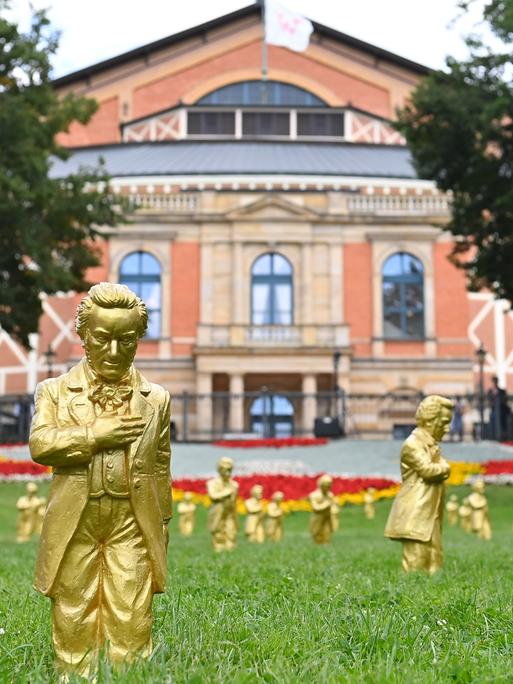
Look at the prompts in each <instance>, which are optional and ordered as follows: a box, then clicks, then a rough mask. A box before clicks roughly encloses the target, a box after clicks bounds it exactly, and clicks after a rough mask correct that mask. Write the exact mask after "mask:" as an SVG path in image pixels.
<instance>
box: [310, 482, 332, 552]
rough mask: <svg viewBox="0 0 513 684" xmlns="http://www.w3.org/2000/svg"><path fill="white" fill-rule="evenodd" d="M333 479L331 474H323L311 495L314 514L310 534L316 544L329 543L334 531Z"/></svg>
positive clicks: (311, 519) (311, 518)
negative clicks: (332, 508)
mask: <svg viewBox="0 0 513 684" xmlns="http://www.w3.org/2000/svg"><path fill="white" fill-rule="evenodd" d="M332 484H333V480H332V478H331V477H330V476H329V475H321V477H320V478H319V479H318V480H317V489H315V490H314V491H313V492H312V493H311V494H310V495H309V497H308V498H309V500H310V505H311V507H312V515H311V517H310V534H311V535H312V539H313V541H314V542H315V543H316V544H327V543H328V542H329V541H330V540H331V534H332V532H333V516H332V513H331V507H332V506H333V494H332V492H331V486H332Z"/></svg>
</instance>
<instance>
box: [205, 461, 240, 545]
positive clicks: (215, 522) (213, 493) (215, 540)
mask: <svg viewBox="0 0 513 684" xmlns="http://www.w3.org/2000/svg"><path fill="white" fill-rule="evenodd" d="M217 472H218V473H219V477H214V478H212V479H211V480H208V482H207V493H208V495H209V497H210V500H211V501H212V506H211V507H210V510H209V512H208V529H209V531H210V534H211V535H212V545H213V547H214V551H231V550H232V549H234V548H235V546H236V544H237V527H238V525H237V493H238V491H239V485H238V484H237V482H235V480H232V472H233V461H232V459H231V458H228V457H227V456H224V457H223V458H221V459H220V460H219V463H218V464H217Z"/></svg>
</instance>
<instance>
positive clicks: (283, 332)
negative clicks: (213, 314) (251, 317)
mask: <svg viewBox="0 0 513 684" xmlns="http://www.w3.org/2000/svg"><path fill="white" fill-rule="evenodd" d="M348 345H349V328H348V326H347V325H204V324H200V325H199V328H198V346H199V347H219V348H221V347H326V348H332V347H347V346H348Z"/></svg>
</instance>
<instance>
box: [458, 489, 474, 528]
mask: <svg viewBox="0 0 513 684" xmlns="http://www.w3.org/2000/svg"><path fill="white" fill-rule="evenodd" d="M458 516H459V519H460V525H461V529H462V530H463V531H464V532H472V509H471V508H470V504H469V501H468V496H467V497H465V498H464V499H463V501H462V502H461V506H460V507H459V508H458Z"/></svg>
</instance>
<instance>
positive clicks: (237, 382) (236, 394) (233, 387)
mask: <svg viewBox="0 0 513 684" xmlns="http://www.w3.org/2000/svg"><path fill="white" fill-rule="evenodd" d="M243 392H244V376H243V375H242V374H240V373H233V374H232V375H230V431H231V432H239V433H240V432H244V397H243V396H242V395H243Z"/></svg>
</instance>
